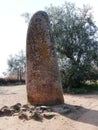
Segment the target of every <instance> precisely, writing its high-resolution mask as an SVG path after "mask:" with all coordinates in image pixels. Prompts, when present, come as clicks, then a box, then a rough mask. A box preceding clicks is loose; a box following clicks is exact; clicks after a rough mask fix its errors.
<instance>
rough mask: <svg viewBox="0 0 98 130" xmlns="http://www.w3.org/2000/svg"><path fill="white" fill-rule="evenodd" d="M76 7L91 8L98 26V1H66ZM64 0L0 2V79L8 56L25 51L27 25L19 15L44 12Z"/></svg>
mask: <svg viewBox="0 0 98 130" xmlns="http://www.w3.org/2000/svg"><path fill="white" fill-rule="evenodd" d="M67 1H68V2H73V3H75V4H76V6H78V7H82V5H83V4H86V5H90V6H91V7H92V8H93V15H94V20H95V21H96V24H97V25H98V0H67ZM64 2H65V0H0V77H1V76H3V75H2V73H3V72H6V71H7V60H8V58H9V55H15V54H17V53H18V52H19V51H20V50H24V51H25V49H26V33H27V27H28V24H27V23H25V20H24V18H23V17H22V16H21V14H23V13H25V12H29V13H30V14H32V15H33V14H34V13H35V12H36V11H39V10H44V8H45V7H49V6H50V4H52V5H53V6H58V5H62V4H64Z"/></svg>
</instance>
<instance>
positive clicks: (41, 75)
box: [26, 11, 64, 105]
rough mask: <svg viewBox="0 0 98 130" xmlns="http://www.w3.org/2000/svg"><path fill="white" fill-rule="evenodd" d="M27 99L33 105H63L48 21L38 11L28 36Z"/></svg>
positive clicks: (45, 16) (32, 19) (41, 12)
mask: <svg viewBox="0 0 98 130" xmlns="http://www.w3.org/2000/svg"><path fill="white" fill-rule="evenodd" d="M26 51H27V52H26V58H27V73H26V74H27V75H26V76H27V97H28V102H29V103H30V104H35V105H55V104H62V103H64V99H63V93H62V86H61V82H60V76H59V70H58V64H57V58H56V53H55V47H54V39H53V35H52V31H51V26H50V22H49V17H48V15H47V14H46V13H45V12H44V11H39V12H37V13H35V14H34V16H33V17H32V18H31V20H30V23H29V27H28V32H27V50H26Z"/></svg>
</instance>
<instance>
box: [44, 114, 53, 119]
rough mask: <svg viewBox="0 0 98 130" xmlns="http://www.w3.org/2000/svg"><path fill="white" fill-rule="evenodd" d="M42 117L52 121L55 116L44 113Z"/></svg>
mask: <svg viewBox="0 0 98 130" xmlns="http://www.w3.org/2000/svg"><path fill="white" fill-rule="evenodd" d="M42 116H43V117H44V118H46V119H52V118H53V117H54V116H55V115H54V114H50V113H44V114H43V115H42Z"/></svg>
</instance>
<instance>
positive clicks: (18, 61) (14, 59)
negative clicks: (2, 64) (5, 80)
mask: <svg viewBox="0 0 98 130" xmlns="http://www.w3.org/2000/svg"><path fill="white" fill-rule="evenodd" d="M25 60H26V58H25V54H24V52H23V51H22V50H21V51H20V52H19V53H18V54H17V55H14V56H12V55H10V57H9V59H8V72H9V75H10V76H15V77H17V79H18V80H22V78H23V76H24V75H25V68H26V61H25Z"/></svg>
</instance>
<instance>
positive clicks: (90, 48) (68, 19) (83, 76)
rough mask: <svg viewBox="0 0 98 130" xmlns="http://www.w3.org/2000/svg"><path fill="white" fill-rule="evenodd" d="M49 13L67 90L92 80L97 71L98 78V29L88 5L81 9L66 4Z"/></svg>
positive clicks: (52, 9)
mask: <svg viewBox="0 0 98 130" xmlns="http://www.w3.org/2000/svg"><path fill="white" fill-rule="evenodd" d="M46 11H47V13H48V14H49V16H50V20H51V24H52V28H53V33H54V38H55V42H56V49H57V54H58V61H59V66H60V71H61V76H62V83H63V87H64V89H66V90H67V91H69V90H70V88H72V87H77V86H79V85H81V84H82V83H84V82H85V81H86V80H88V79H89V80H92V79H93V76H94V75H95V73H96V71H97V73H96V75H97V76H98V64H97V63H98V62H96V61H98V42H97V31H98V29H97V27H96V25H95V23H94V21H93V17H92V13H91V8H89V7H87V6H84V7H83V9H80V8H76V7H75V5H74V4H71V3H65V5H63V6H61V7H53V6H50V7H49V8H46ZM94 70H96V71H94ZM92 75H93V76H92ZM95 77H96V76H95Z"/></svg>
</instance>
